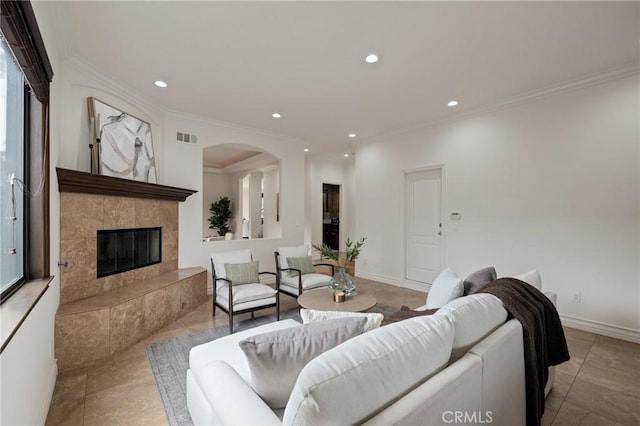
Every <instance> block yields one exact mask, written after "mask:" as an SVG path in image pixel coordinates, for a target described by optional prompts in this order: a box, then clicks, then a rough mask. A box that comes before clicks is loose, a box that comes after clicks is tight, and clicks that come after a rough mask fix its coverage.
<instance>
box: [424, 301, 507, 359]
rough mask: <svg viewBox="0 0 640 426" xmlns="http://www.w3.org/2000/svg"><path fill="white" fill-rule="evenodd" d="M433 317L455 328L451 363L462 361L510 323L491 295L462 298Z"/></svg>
mask: <svg viewBox="0 0 640 426" xmlns="http://www.w3.org/2000/svg"><path fill="white" fill-rule="evenodd" d="M434 316H446V317H448V318H450V319H451V321H452V322H453V324H454V326H455V330H456V333H455V338H454V340H453V350H452V353H451V361H452V362H453V361H455V360H457V359H459V358H460V357H461V356H462V355H464V354H465V353H466V352H467V350H469V349H470V348H471V347H472V346H473V345H475V344H476V343H478V342H479V341H480V340H482V339H483V338H484V337H485V336H487V335H489V334H490V333H491V332H492V331H494V330H495V329H497V328H498V327H500V326H501V325H502V324H504V322H505V321H506V320H507V311H506V309H505V308H504V306H503V305H502V302H501V301H500V299H498V298H497V297H495V296H493V295H491V294H486V293H482V294H472V295H470V296H464V297H460V298H459V299H456V300H454V301H452V302H450V303H448V304H447V305H445V306H443V307H442V308H440V309H439V310H438V312H436V313H435V314H434Z"/></svg>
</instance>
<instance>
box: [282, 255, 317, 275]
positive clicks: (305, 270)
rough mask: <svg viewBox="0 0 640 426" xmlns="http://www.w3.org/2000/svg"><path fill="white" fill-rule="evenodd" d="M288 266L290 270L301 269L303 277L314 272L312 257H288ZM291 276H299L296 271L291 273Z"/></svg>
mask: <svg viewBox="0 0 640 426" xmlns="http://www.w3.org/2000/svg"><path fill="white" fill-rule="evenodd" d="M287 264H288V265H289V268H294V269H299V270H300V272H301V273H302V275H306V274H312V273H313V272H314V270H313V262H312V261H311V256H304V257H287ZM289 274H290V275H292V276H296V277H297V276H298V273H297V272H295V271H289Z"/></svg>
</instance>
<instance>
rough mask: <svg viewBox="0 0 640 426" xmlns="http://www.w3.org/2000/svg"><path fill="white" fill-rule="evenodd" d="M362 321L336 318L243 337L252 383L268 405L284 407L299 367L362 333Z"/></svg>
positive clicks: (300, 368) (242, 344)
mask: <svg viewBox="0 0 640 426" xmlns="http://www.w3.org/2000/svg"><path fill="white" fill-rule="evenodd" d="M365 322H366V319H365V318H337V319H333V320H327V321H320V322H314V323H311V324H305V325H301V326H300V327H293V328H287V329H285V330H278V331H272V332H270V333H264V334H258V335H255V336H251V337H248V338H246V339H244V340H242V341H241V342H240V343H239V345H240V349H242V351H243V352H244V354H245V356H246V357H247V362H248V364H249V369H250V370H251V387H253V389H254V390H255V391H256V393H257V394H258V395H260V397H261V398H262V399H263V400H264V401H265V402H266V403H267V405H269V406H270V407H271V408H283V407H284V406H285V405H287V401H288V400H289V395H290V394H291V390H292V389H293V387H294V385H295V383H296V379H297V378H298V374H299V373H300V370H302V368H303V367H304V366H305V365H307V363H308V362H309V361H311V360H312V359H313V358H315V357H317V356H318V355H320V354H322V353H323V352H324V351H326V350H329V349H331V348H333V347H334V346H337V345H339V344H340V343H342V342H344V341H345V340H348V339H351V338H352V337H354V336H357V335H359V334H362V330H363V328H364V324H365Z"/></svg>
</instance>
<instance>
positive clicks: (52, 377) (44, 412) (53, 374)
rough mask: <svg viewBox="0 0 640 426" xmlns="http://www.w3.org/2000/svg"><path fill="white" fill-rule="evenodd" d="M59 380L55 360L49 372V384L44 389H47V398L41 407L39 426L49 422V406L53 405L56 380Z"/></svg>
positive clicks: (43, 400)
mask: <svg viewBox="0 0 640 426" xmlns="http://www.w3.org/2000/svg"><path fill="white" fill-rule="evenodd" d="M57 378H58V364H57V362H56V361H55V360H54V361H53V362H52V363H51V369H50V371H49V377H48V378H47V383H45V385H44V388H45V389H46V393H45V396H46V397H45V398H43V399H42V405H41V406H40V414H39V415H38V423H37V424H39V425H43V424H45V423H46V421H47V416H48V415H49V406H50V405H51V400H52V399H53V391H54V390H55V388H56V379H57Z"/></svg>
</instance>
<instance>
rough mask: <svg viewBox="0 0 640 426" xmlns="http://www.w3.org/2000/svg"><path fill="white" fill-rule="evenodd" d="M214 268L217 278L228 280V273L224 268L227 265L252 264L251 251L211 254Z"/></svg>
mask: <svg viewBox="0 0 640 426" xmlns="http://www.w3.org/2000/svg"><path fill="white" fill-rule="evenodd" d="M211 260H212V261H213V267H214V268H215V270H216V277H217V278H227V272H226V270H225V268H224V264H225V263H247V262H251V260H252V259H251V250H249V249H245V250H234V251H226V252H221V253H211Z"/></svg>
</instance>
